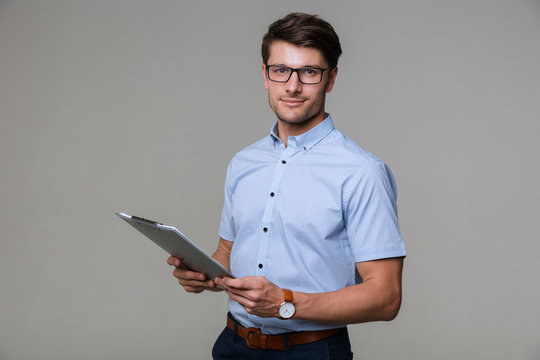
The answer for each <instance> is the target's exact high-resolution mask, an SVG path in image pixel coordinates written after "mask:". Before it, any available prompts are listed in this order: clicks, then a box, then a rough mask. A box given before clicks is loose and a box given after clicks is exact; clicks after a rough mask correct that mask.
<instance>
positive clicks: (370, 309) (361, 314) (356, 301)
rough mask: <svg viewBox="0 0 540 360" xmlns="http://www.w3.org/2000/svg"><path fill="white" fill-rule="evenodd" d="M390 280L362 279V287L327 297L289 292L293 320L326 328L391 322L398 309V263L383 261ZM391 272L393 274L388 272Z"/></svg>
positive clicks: (352, 287)
mask: <svg viewBox="0 0 540 360" xmlns="http://www.w3.org/2000/svg"><path fill="white" fill-rule="evenodd" d="M384 261H385V263H386V264H385V265H386V266H387V267H388V268H390V269H389V270H388V271H387V272H386V273H388V274H390V273H392V272H393V273H394V274H395V275H394V276H384V273H383V276H382V277H369V276H366V277H367V279H366V278H364V282H363V283H362V284H358V285H354V286H350V287H346V288H343V289H340V290H337V291H333V292H328V293H318V294H309V293H301V292H293V294H294V300H295V307H296V313H295V316H294V318H296V319H302V320H308V321H314V322H323V323H330V324H352V323H361V322H368V321H380V320H386V321H388V320H392V319H394V318H395V317H396V316H397V313H398V312H399V308H400V305H401V268H402V264H403V261H402V259H388V260H384ZM392 268H393V270H392Z"/></svg>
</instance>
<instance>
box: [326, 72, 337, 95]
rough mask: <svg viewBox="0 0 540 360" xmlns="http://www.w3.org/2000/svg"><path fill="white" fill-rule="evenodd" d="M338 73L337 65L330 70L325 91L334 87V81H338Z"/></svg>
mask: <svg viewBox="0 0 540 360" xmlns="http://www.w3.org/2000/svg"><path fill="white" fill-rule="evenodd" d="M337 73H338V68H337V66H336V67H335V68H333V69H332V70H330V74H329V75H328V82H327V83H326V88H325V89H324V91H325V92H327V93H329V92H330V91H332V89H333V88H334V83H335V82H336V77H337Z"/></svg>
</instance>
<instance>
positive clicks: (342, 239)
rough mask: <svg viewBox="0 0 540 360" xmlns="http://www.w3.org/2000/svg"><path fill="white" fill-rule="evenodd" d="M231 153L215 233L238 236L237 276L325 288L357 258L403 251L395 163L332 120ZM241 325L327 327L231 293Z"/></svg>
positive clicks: (334, 285) (350, 279)
mask: <svg viewBox="0 0 540 360" xmlns="http://www.w3.org/2000/svg"><path fill="white" fill-rule="evenodd" d="M276 130H277V126H276V124H274V127H273V128H272V131H271V134H270V136H268V137H265V138H263V139H261V140H260V141H258V142H256V143H255V144H253V145H251V146H248V147H247V148H245V149H243V150H242V151H240V152H239V153H238V154H236V156H234V158H233V159H232V160H231V162H230V164H229V167H228V169H227V178H226V181H225V202H224V206H223V213H222V218H221V224H220V228H219V235H220V236H221V237H222V238H223V239H225V240H229V241H234V244H233V248H232V252H231V258H230V260H231V271H232V273H233V274H235V276H237V277H239V278H241V277H244V276H264V277H266V278H267V279H268V280H270V281H272V282H273V283H275V284H276V285H278V286H280V287H281V288H287V289H291V290H293V291H301V292H307V293H319V292H329V291H334V290H337V289H341V288H344V287H346V286H351V285H354V284H355V270H356V263H357V262H362V261H368V260H375V259H382V258H390V257H400V256H405V248H404V245H403V241H402V239H401V234H400V231H399V225H398V218H397V208H396V186H395V182H394V178H393V176H392V173H391V172H390V169H389V168H388V167H387V166H386V165H385V164H384V163H383V162H382V161H381V160H379V159H377V158H376V157H375V156H373V155H372V154H370V153H368V152H366V151H364V150H363V149H362V148H360V147H359V146H358V145H357V144H356V143H354V142H353V141H352V140H351V139H349V138H348V137H346V136H345V135H344V134H342V133H341V132H340V131H339V130H337V129H335V128H334V124H333V122H332V119H331V118H330V116H329V115H328V116H327V118H326V119H325V120H324V121H323V122H322V123H320V124H319V125H317V126H316V127H314V128H313V129H311V130H310V131H308V132H306V133H304V134H302V135H300V136H290V137H289V138H288V140H287V147H285V145H284V144H283V142H282V141H281V140H280V139H279V137H277V136H276V135H275V133H276ZM229 311H230V312H231V313H232V315H233V316H234V317H235V318H236V319H237V320H238V321H239V322H240V323H242V324H243V325H244V326H245V327H257V328H261V329H262V331H263V333H267V334H278V333H283V332H288V331H305V330H320V329H328V328H331V327H332V326H329V325H327V324H318V323H313V322H307V321H304V320H296V319H294V320H280V319H277V318H268V319H267V318H260V317H258V316H254V315H250V314H248V313H247V312H246V311H245V310H244V309H243V308H242V307H241V306H240V304H238V303H237V302H235V301H233V300H230V299H229Z"/></svg>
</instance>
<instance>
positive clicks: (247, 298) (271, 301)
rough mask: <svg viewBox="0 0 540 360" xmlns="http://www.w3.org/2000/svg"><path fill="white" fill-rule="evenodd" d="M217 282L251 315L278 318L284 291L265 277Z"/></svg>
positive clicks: (227, 279)
mask: <svg viewBox="0 0 540 360" xmlns="http://www.w3.org/2000/svg"><path fill="white" fill-rule="evenodd" d="M215 281H216V284H218V285H220V286H222V287H223V288H224V289H225V291H226V292H227V294H228V295H229V297H230V298H231V299H232V300H234V301H236V302H238V303H239V304H240V305H242V307H243V308H244V309H245V310H246V311H247V312H248V313H249V314H252V315H257V316H260V317H263V318H269V317H277V316H278V307H279V305H280V304H281V303H282V302H283V290H281V288H280V287H279V286H277V285H276V284H274V283H272V282H270V281H269V280H268V279H266V278H265V277H262V276H246V277H243V278H241V279H232V278H230V277H226V278H223V279H219V278H218V279H216V280H215Z"/></svg>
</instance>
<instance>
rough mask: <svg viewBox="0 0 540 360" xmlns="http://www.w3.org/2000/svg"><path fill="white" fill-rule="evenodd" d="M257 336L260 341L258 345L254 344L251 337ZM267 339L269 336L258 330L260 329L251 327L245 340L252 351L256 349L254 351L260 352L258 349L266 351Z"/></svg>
mask: <svg viewBox="0 0 540 360" xmlns="http://www.w3.org/2000/svg"><path fill="white" fill-rule="evenodd" d="M252 335H253V336H256V337H257V338H258V339H259V341H258V344H254V343H253V342H252V339H251V336H252ZM266 337H267V335H265V334H263V333H262V331H261V329H258V328H254V327H250V328H247V332H246V338H245V339H244V340H245V341H246V345H247V346H248V347H249V348H250V349H254V350H258V349H262V350H266ZM255 343H257V341H255Z"/></svg>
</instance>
